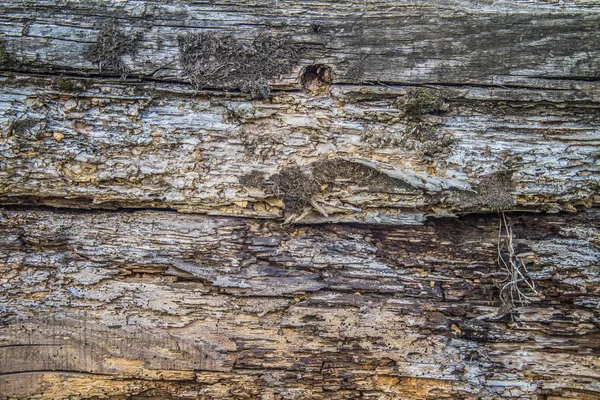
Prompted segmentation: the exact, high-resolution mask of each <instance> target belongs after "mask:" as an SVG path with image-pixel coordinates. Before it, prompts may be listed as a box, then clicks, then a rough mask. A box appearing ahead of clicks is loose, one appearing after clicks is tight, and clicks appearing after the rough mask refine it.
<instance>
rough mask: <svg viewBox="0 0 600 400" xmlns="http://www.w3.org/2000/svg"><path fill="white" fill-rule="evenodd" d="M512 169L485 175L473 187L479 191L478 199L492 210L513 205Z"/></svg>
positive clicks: (503, 208)
mask: <svg viewBox="0 0 600 400" xmlns="http://www.w3.org/2000/svg"><path fill="white" fill-rule="evenodd" d="M512 175H513V173H512V171H500V172H496V173H494V174H491V175H488V176H486V177H485V178H484V179H482V181H481V182H480V183H479V184H478V185H477V186H476V187H475V190H477V193H479V197H478V201H479V203H480V204H482V205H484V206H485V207H488V208H489V209H490V210H492V211H500V210H507V209H510V208H512V207H513V206H514V205H515V199H514V198H513V195H512V192H513V191H514V189H515V184H514V182H513V180H512Z"/></svg>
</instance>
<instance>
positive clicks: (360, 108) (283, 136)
mask: <svg viewBox="0 0 600 400" xmlns="http://www.w3.org/2000/svg"><path fill="white" fill-rule="evenodd" d="M83 82H85V81H83ZM52 84H53V81H52V80H51V79H41V78H35V79H34V78H32V77H31V76H18V77H14V76H13V77H10V78H6V79H5V81H4V87H3V94H2V95H0V113H1V114H2V119H3V121H4V122H3V124H2V131H3V135H2V137H1V138H0V152H1V154H2V155H3V156H4V158H3V159H2V160H1V161H0V200H1V201H2V202H4V203H6V204H10V203H13V204H18V203H41V204H49V205H55V206H76V207H97V208H115V207H161V208H172V209H178V210H180V211H187V212H207V213H213V214H225V215H249V216H260V217H263V218H282V217H283V213H284V210H283V209H284V206H283V202H282V198H283V199H284V200H285V196H286V195H289V194H290V193H289V192H291V193H292V194H295V193H294V192H295V191H300V190H299V189H298V188H297V186H298V184H299V183H295V184H294V183H293V182H292V183H290V185H288V186H289V187H283V188H282V190H274V188H273V184H272V181H273V177H274V176H277V174H280V173H281V172H282V171H287V170H292V171H293V167H294V166H300V167H302V168H303V171H304V172H303V173H304V174H305V176H306V177H310V176H322V178H318V179H315V180H316V181H317V183H318V186H319V187H318V188H317V189H316V190H315V191H314V193H311V194H309V195H307V196H306V197H309V198H310V199H311V200H312V201H311V202H310V204H307V205H308V209H311V211H312V213H311V214H308V215H306V216H304V217H303V218H302V221H303V222H309V221H312V222H316V221H340V220H341V221H344V220H346V221H365V222H379V221H383V222H386V221H387V222H391V223H420V222H421V221H422V220H423V218H424V216H426V215H448V214H452V213H465V212H481V211H490V210H497V209H516V210H536V211H557V210H567V211H574V210H576V209H577V208H581V207H591V206H597V205H598V204H599V203H600V196H598V187H599V183H600V180H599V177H600V164H598V145H600V129H598V127H599V126H600V89H599V88H598V87H597V85H595V84H587V85H586V88H587V89H588V90H587V91H585V92H583V93H582V92H579V91H558V90H556V91H543V92H541V93H540V92H538V91H532V90H527V89H501V88H495V89H493V88H468V87H461V88H451V89H449V88H443V87H438V89H434V88H431V89H428V90H431V93H435V94H438V93H442V94H441V95H440V97H442V96H443V98H444V99H445V106H444V107H445V108H447V110H445V111H443V112H441V113H440V114H439V115H420V116H418V119H417V120H415V119H413V117H411V116H407V115H406V111H403V109H402V107H401V106H400V109H399V108H398V104H399V103H400V104H401V103H403V102H405V101H407V100H406V99H407V98H410V96H411V95H412V93H413V91H414V89H413V88H410V87H396V88H386V87H379V88H373V87H371V88H361V87H357V86H334V87H332V88H331V94H330V95H329V96H327V97H319V96H311V95H308V94H300V93H295V94H278V95H274V96H272V100H271V101H270V102H258V101H254V102H250V101H244V100H243V99H226V98H223V97H222V96H219V95H218V94H216V95H214V96H208V95H206V96H201V97H193V98H190V96H191V93H190V92H189V89H188V93H185V92H186V89H185V88H184V87H181V86H166V85H147V84H118V83H112V84H106V83H95V84H94V83H88V85H90V87H89V88H88V89H87V90H86V91H84V92H79V93H77V94H72V93H64V92H63V93H61V92H59V91H57V90H55V89H52ZM32 85H33V86H32ZM182 92H183V93H182ZM341 158H343V159H346V160H349V161H351V162H347V163H346V164H347V165H342V167H344V166H345V167H348V165H351V166H352V167H353V169H352V168H350V170H348V168H345V169H344V168H340V165H337V164H335V161H330V164H323V163H322V162H323V160H339V159H341ZM320 162H321V163H320ZM361 162H362V163H363V164H368V165H370V166H371V167H373V168H368V167H366V166H365V165H363V164H360V163H361ZM315 168H316V170H315ZM357 168H359V170H357ZM311 169H312V175H311ZM382 172H384V173H386V174H388V175H390V176H393V177H395V179H393V178H390V177H388V176H384V174H382ZM253 174H257V175H256V176H255V177H253ZM498 174H500V175H502V174H505V175H504V176H505V177H506V179H501V180H498V179H495V177H496V176H497V175H498ZM248 177H250V178H251V179H248ZM369 177H372V179H371V178H369ZM382 177H384V178H385V179H381V178H382ZM294 185H295V186H294ZM286 191H287V192H286ZM307 203H309V202H307ZM288 211H289V210H288ZM288 214H289V212H288ZM297 214H302V210H299V212H298V213H297Z"/></svg>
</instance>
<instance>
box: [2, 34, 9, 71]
mask: <svg viewBox="0 0 600 400" xmlns="http://www.w3.org/2000/svg"><path fill="white" fill-rule="evenodd" d="M10 63H11V58H10V55H9V54H8V52H7V51H6V47H4V42H3V41H1V40H0V65H1V66H6V65H9V64H10Z"/></svg>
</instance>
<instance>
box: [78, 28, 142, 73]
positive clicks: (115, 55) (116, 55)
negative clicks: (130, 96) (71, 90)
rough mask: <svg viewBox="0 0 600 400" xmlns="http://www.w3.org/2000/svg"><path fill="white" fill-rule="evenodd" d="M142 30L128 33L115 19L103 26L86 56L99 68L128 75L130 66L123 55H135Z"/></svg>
mask: <svg viewBox="0 0 600 400" xmlns="http://www.w3.org/2000/svg"><path fill="white" fill-rule="evenodd" d="M141 36H142V34H141V32H139V31H138V32H135V33H126V32H124V31H123V30H121V29H119V28H118V27H117V25H116V24H115V22H114V21H110V22H108V23H106V24H104V25H103V26H102V28H101V29H100V32H99V33H98V37H97V39H96V43H94V44H93V45H92V46H91V47H90V48H89V49H88V51H87V53H86V57H87V59H88V60H90V61H91V62H93V63H94V64H98V70H99V71H100V72H102V71H109V72H116V73H119V74H121V76H122V77H126V76H127V74H128V73H129V68H127V66H126V65H125V63H124V62H123V60H122V59H121V58H122V56H124V55H126V54H128V55H131V56H133V55H135V54H136V53H137V44H138V41H139V40H140V39H141Z"/></svg>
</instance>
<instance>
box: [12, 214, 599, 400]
mask: <svg viewBox="0 0 600 400" xmlns="http://www.w3.org/2000/svg"><path fill="white" fill-rule="evenodd" d="M511 218H512V220H513V227H514V232H513V234H514V237H515V241H516V243H515V246H516V250H517V251H518V252H519V253H520V254H522V257H523V259H524V260H525V262H526V263H527V265H528V268H529V270H530V273H531V276H532V277H533V278H534V279H535V281H536V283H537V289H538V291H539V292H540V293H541V294H542V298H540V299H537V300H536V301H534V302H532V303H531V304H529V305H527V306H524V307H519V308H518V309H516V310H514V311H513V312H512V315H510V314H507V313H506V311H503V310H502V308H501V307H500V302H499V297H498V296H499V293H498V292H499V289H498V288H499V286H498V285H499V284H500V282H502V281H503V280H504V279H505V273H504V271H503V270H502V269H501V268H500V267H499V266H498V263H497V241H498V219H497V217H496V216H472V217H465V218H463V219H461V220H460V221H457V220H454V219H443V220H436V221H433V222H428V223H426V224H425V225H422V226H416V227H415V226H395V227H385V226H367V225H354V226H348V225H335V224H333V225H314V226H312V227H309V226H302V227H288V228H285V227H284V228H282V227H281V225H280V224H278V223H276V222H271V221H260V220H253V219H242V218H228V217H212V216H202V215H184V214H177V213H170V212H164V211H138V212H133V213H115V212H104V211H86V212H81V211H79V212H67V211H43V210H40V211H36V210H7V211H5V212H4V213H3V216H2V222H1V223H0V232H1V236H0V237H1V238H2V242H0V245H1V246H0V259H2V260H3V269H4V273H3V276H2V281H1V282H2V285H3V291H2V297H1V298H0V301H1V302H2V304H3V313H2V319H3V325H2V327H1V328H0V341H1V343H2V345H1V346H0V353H1V354H2V357H0V360H1V364H0V368H1V370H2V372H3V375H2V376H0V385H2V387H3V388H4V390H5V396H6V395H8V396H10V395H11V394H13V393H15V394H19V395H22V396H25V395H30V394H36V395H39V396H41V397H43V398H52V397H53V396H58V395H59V394H61V395H64V396H67V395H71V394H75V395H78V396H82V397H86V398H87V397H94V396H99V397H102V396H110V395H116V394H123V393H127V394H129V395H140V396H158V397H161V396H167V395H174V396H176V395H179V396H182V397H184V398H185V394H186V393H190V394H191V393H195V394H200V397H201V398H224V399H225V398H259V397H260V396H262V398H323V399H332V398H340V399H342V398H415V399H416V398H433V397H438V398H463V399H478V398H514V397H517V398H519V397H520V398H585V399H588V398H596V397H597V395H598V393H599V392H600V386H599V382H600V373H599V370H598V365H599V364H598V363H599V359H598V351H599V350H600V349H599V344H600V341H599V339H600V336H599V334H598V317H599V314H598V308H597V304H598V302H599V301H600V290H599V286H598V281H599V279H600V275H599V274H600V270H599V269H598V265H599V264H598V263H599V261H600V260H599V257H600V248H599V243H600V231H599V227H600V226H599V224H598V222H599V221H600V219H599V218H598V214H597V212H595V211H594V212H583V213H579V214H576V215H562V214H561V215H531V214H530V215H519V216H517V215H514V216H512V217H511ZM194 396H195V395H192V397H194Z"/></svg>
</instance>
